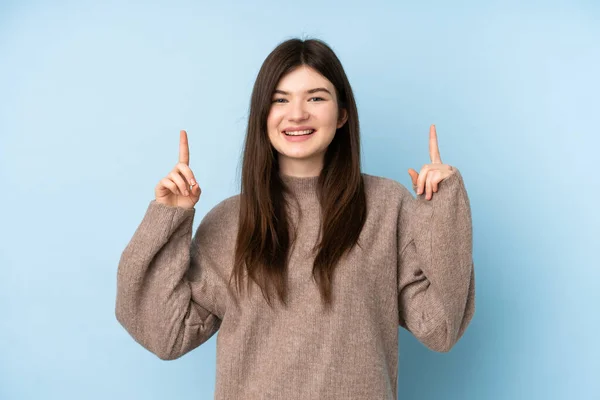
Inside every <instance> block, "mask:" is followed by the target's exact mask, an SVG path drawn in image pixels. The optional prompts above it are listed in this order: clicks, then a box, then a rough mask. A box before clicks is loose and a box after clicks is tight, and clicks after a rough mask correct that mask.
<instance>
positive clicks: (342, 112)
mask: <svg viewBox="0 0 600 400" xmlns="http://www.w3.org/2000/svg"><path fill="white" fill-rule="evenodd" d="M347 121H348V112H347V111H346V109H345V108H342V109H341V110H340V116H339V118H338V124H337V128H338V129H340V128H341V127H342V126H344V124H345V123H346V122H347Z"/></svg>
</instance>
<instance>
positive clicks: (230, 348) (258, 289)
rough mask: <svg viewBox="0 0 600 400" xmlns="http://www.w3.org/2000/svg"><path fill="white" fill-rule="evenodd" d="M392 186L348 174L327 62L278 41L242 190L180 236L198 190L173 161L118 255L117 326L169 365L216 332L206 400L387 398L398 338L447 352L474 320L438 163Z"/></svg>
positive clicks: (260, 85)
mask: <svg viewBox="0 0 600 400" xmlns="http://www.w3.org/2000/svg"><path fill="white" fill-rule="evenodd" d="M429 150H430V157H431V163H430V164H426V165H425V166H423V168H422V169H421V171H420V173H417V171H415V170H412V169H411V170H409V174H410V175H411V178H412V183H413V189H415V190H416V191H417V197H416V198H414V197H413V196H412V195H411V194H410V192H409V191H408V190H407V189H406V188H405V187H404V186H403V185H402V184H400V183H398V182H396V181H394V180H392V179H388V178H384V177H378V176H373V175H369V174H365V173H362V172H361V168H360V141H359V123H358V113H357V109H356V104H355V101H354V96H353V94H352V89H351V87H350V84H349V82H348V79H347V77H346V75H345V73H344V70H343V68H342V65H341V63H340V61H339V60H338V58H337V57H336V55H335V54H334V52H333V51H332V50H331V49H330V48H329V47H328V46H327V45H326V44H325V43H323V42H322V41H318V40H305V41H302V40H298V39H294V40H288V41H286V42H283V43H281V44H280V45H279V46H277V47H276V48H275V49H274V50H273V52H272V53H271V54H270V55H269V56H268V57H267V59H266V60H265V62H264V64H263V65H262V68H261V69H260V72H259V73H258V77H257V79H256V83H255V86H254V89H253V92H252V98H251V103H250V117H249V121H248V130H247V136H246V141H245V147H244V155H243V169H242V180H241V192H240V194H238V195H236V196H232V197H229V198H227V199H225V200H223V201H222V202H221V203H219V204H218V205H216V206H215V207H214V208H213V209H212V210H210V211H209V212H208V213H207V214H206V216H205V217H204V218H203V220H202V221H201V223H200V226H199V227H198V229H197V230H196V233H195V234H194V235H192V222H193V217H194V213H195V209H194V205H195V204H196V203H197V202H198V200H199V198H200V193H201V190H200V186H199V185H198V183H197V182H196V180H195V177H194V173H193V172H192V170H191V169H190V167H189V148H188V142H187V134H186V132H185V131H181V133H180V150H179V163H178V164H177V165H176V166H175V168H174V169H173V170H172V171H171V172H170V173H169V174H168V175H167V176H166V177H165V178H164V179H162V180H161V181H160V182H159V183H158V185H157V186H156V189H155V195H156V198H155V199H154V200H152V201H151V202H150V204H149V207H148V209H147V211H146V214H145V216H144V218H143V220H142V222H141V224H140V225H139V227H138V228H137V230H136V232H135V234H134V236H133V238H132V239H131V241H130V243H129V244H128V245H127V247H126V248H125V250H124V251H123V253H122V256H121V259H120V263H119V268H118V281H117V289H118V290H117V299H116V317H117V319H118V321H119V322H120V323H121V324H122V325H123V326H124V327H125V328H126V329H127V331H128V332H129V333H130V334H131V336H132V337H133V338H135V340H136V341H138V342H139V343H140V344H141V345H142V346H144V347H145V348H146V349H148V350H150V351H151V352H153V353H155V354H156V355H157V356H158V357H160V358H161V359H164V360H171V359H175V358H178V357H181V356H182V355H184V354H186V353H187V352H189V351H191V350H192V349H194V348H196V347H198V346H200V345H201V344H202V343H204V342H205V341H206V340H208V339H209V338H210V337H211V336H212V335H213V334H215V333H216V332H217V331H219V334H218V335H217V377H216V391H215V398H216V399H285V400H290V399H303V400H306V399H396V398H397V397H396V396H397V393H398V392H397V371H398V365H397V362H398V326H402V327H404V328H405V329H407V330H408V331H410V332H412V334H414V335H415V336H416V337H417V338H418V340H420V341H421V342H422V343H423V344H424V345H425V346H427V347H428V348H430V349H432V350H435V351H440V352H446V351H449V350H450V349H451V348H452V347H453V345H454V344H455V343H456V342H457V341H458V340H459V338H460V337H461V336H462V335H463V333H464V332H465V329H466V327H467V325H469V322H470V321H471V319H472V317H473V313H474V301H475V282H474V270H473V260H472V224H471V210H470V205H469V199H468V197H467V192H466V189H465V185H464V182H463V180H462V177H461V174H460V172H459V170H458V169H456V168H453V167H451V166H449V165H446V164H443V163H442V161H441V158H440V154H439V151H438V146H437V136H436V132H435V127H433V126H432V127H431V130H430V137H429Z"/></svg>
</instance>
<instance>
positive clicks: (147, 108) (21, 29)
mask: <svg viewBox="0 0 600 400" xmlns="http://www.w3.org/2000/svg"><path fill="white" fill-rule="evenodd" d="M53 3H54V4H50V2H47V3H42V2H27V1H21V2H16V1H15V2H2V3H0V178H1V181H0V188H1V191H0V203H1V208H0V209H1V212H2V222H1V226H2V230H1V233H0V235H1V237H0V249H1V253H0V399H2V400H5V399H6V400H8V399H10V400H12V399H114V400H116V399H184V398H194V399H212V396H213V393H214V378H215V346H216V336H214V337H213V338H211V339H210V340H209V341H208V342H207V343H206V344H204V345H203V346H201V347H200V348H198V349H196V350H195V351H193V352H191V353H189V354H188V355H186V356H184V357H183V358H181V359H179V360H177V361H171V362H164V361H161V360H159V359H158V358H157V357H156V356H154V355H153V354H151V353H149V352H148V351H146V350H145V349H143V348H142V347H141V346H139V345H138V344H136V343H135V342H134V341H133V339H132V338H131V337H129V336H128V334H127V333H126V332H125V330H124V329H123V328H122V327H121V326H120V325H119V324H118V322H117V321H116V319H115V316H114V302H115V289H116V269H117V265H118V261H119V257H120V255H121V252H122V250H123V249H124V247H125V246H126V244H127V242H128V241H129V239H130V237H131V235H132V234H133V232H134V230H135V229H136V227H137V225H138V224H139V222H140V221H141V218H142V217H143V214H144V213H145V211H146V207H147V206H148V203H149V202H150V200H152V198H153V194H154V186H155V185H156V183H157V182H158V181H159V180H160V179H161V178H162V177H163V176H165V175H166V174H167V173H168V171H170V170H171V168H172V167H173V166H174V165H175V163H176V162H177V155H178V140H179V130H180V129H187V131H188V135H189V140H190V150H191V167H192V169H193V170H194V172H195V174H196V176H197V178H198V180H199V182H200V185H201V187H202V190H203V194H202V197H201V199H200V202H199V204H198V205H197V206H196V210H197V211H196V218H195V220H194V228H195V227H197V226H198V224H199V222H200V219H201V218H202V217H203V216H204V215H205V214H206V212H207V211H208V210H209V209H210V208H212V207H213V206H214V205H216V204H217V203H218V202H219V201H221V200H222V199H224V198H225V197H227V196H230V195H233V194H235V193H237V190H238V187H237V185H238V183H237V182H238V168H239V155H240V151H241V145H242V141H243V137H244V134H245V131H244V129H245V124H246V118H247V113H248V104H249V97H250V93H251V89H252V85H253V83H254V79H255V77H256V74H257V72H258V69H259V67H260V65H261V63H262V62H263V60H264V58H265V57H266V56H267V54H268V53H269V52H270V51H271V50H272V49H273V48H274V47H275V46H276V45H277V44H278V43H279V42H281V41H283V40H285V39H288V38H290V37H295V36H300V37H305V38H307V37H317V38H320V39H323V40H325V41H326V42H328V43H329V44H330V45H331V46H332V48H333V49H334V50H335V51H336V53H337V54H338V56H339V57H340V59H341V61H342V63H343V65H344V67H345V69H346V72H347V74H348V77H349V79H350V82H351V84H352V86H353V88H354V91H355V96H356V98H357V101H358V106H359V113H360V118H361V121H360V122H361V129H362V143H363V163H364V164H363V167H364V168H363V169H364V172H367V173H371V174H375V175H382V176H387V177H390V178H393V179H396V180H398V181H400V182H401V183H403V184H404V185H406V186H407V187H409V188H411V186H410V180H409V176H408V173H407V172H406V171H407V169H408V168H415V169H417V170H419V169H420V168H421V166H422V165H423V164H425V163H429V162H430V160H429V153H428V127H429V125H430V124H431V123H435V124H436V126H437V131H438V136H439V145H440V152H441V156H442V160H443V162H445V163H447V164H450V165H454V166H457V167H458V168H460V170H461V171H462V174H463V177H464V179H465V182H466V186H467V190H468V193H469V196H470V199H471V205H472V211H473V222H474V259H475V268H476V287H477V304H476V309H477V311H476V314H475V318H474V319H473V321H472V323H471V326H470V328H469V329H468V331H467V333H466V334H465V336H464V337H463V338H462V339H461V340H460V341H459V343H458V344H457V345H456V347H455V348H454V349H452V351H451V352H450V353H448V354H440V353H434V352H431V351H429V350H427V349H426V348H425V347H424V346H423V345H421V344H420V343H419V342H417V341H416V339H414V338H413V337H412V336H411V335H410V334H409V333H408V332H406V331H404V330H401V336H400V355H399V363H400V364H399V382H398V386H399V393H400V398H401V399H461V400H462V399H477V400H481V399H511V400H512V399H598V398H600V344H599V339H600V338H599V337H598V336H599V332H600V311H599V306H600V296H599V291H598V282H599V278H600V262H599V261H598V255H597V252H596V251H597V248H598V247H599V246H598V244H599V241H600V240H599V238H600V232H599V229H600V228H599V227H600V217H599V214H600V213H599V212H598V208H597V204H598V196H599V195H600V188H599V181H600V179H599V174H600V164H599V162H598V161H599V159H600V157H598V152H599V150H600V146H599V145H600V140H599V139H598V138H599V136H600V131H599V127H600V122H599V121H600V101H599V99H598V96H599V92H600V78H599V71H600V6H599V4H598V3H597V2H594V1H562V2H548V1H537V2H533V3H517V2H505V1H502V2H500V1H497V2H476V1H459V2H443V1H427V2H422V1H421V2H417V1H413V2H410V3H408V2H392V1H387V2H385V1H370V2H368V7H367V6H365V5H362V4H361V3H360V2H348V1H340V2H337V3H333V2H329V3H327V4H325V2H321V1H304V2H282V1H279V2H266V1H252V2H241V1H240V2H238V3H233V2H167V1H162V2H146V3H145V4H144V2H140V3H139V4H129V5H125V4H124V2H116V1H113V2H91V1H90V2H81V1H77V2H76V1H71V2H64V1H62V2H53ZM450 3H452V4H450Z"/></svg>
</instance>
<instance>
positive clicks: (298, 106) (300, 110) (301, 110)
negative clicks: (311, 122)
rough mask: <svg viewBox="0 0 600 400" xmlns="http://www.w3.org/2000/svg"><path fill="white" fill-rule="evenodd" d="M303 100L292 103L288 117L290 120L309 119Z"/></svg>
mask: <svg viewBox="0 0 600 400" xmlns="http://www.w3.org/2000/svg"><path fill="white" fill-rule="evenodd" d="M305 106H306V105H305V103H304V102H303V101H296V102H293V103H292V104H291V107H290V113H289V116H288V119H289V120H290V121H303V120H305V119H308V112H307V111H306V108H305Z"/></svg>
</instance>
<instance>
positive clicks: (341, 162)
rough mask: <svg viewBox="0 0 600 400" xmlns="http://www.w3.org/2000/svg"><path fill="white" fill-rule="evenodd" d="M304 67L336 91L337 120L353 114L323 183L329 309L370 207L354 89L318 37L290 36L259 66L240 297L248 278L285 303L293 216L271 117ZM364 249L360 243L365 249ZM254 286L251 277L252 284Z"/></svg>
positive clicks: (322, 256)
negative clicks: (290, 78)
mask: <svg viewBox="0 0 600 400" xmlns="http://www.w3.org/2000/svg"><path fill="white" fill-rule="evenodd" d="M302 65H306V66H309V67H311V68H313V69H314V70H316V71H317V72H319V73H320V74H321V75H323V76H324V77H325V78H327V79H328V80H329V81H330V82H331V83H332V84H333V86H334V87H335V90H336V95H337V99H338V115H341V112H342V110H346V112H347V116H348V119H347V122H346V123H345V124H344V125H343V126H342V127H341V128H339V129H337V131H336V133H335V136H334V138H333V140H332V142H331V143H330V145H329V146H328V148H327V150H326V152H325V157H324V163H323V169H322V170H321V173H320V175H319V178H318V184H317V195H318V199H319V203H320V205H321V213H322V226H321V236H320V237H321V240H320V242H319V243H318V244H317V245H316V247H315V249H314V250H316V251H318V253H317V255H316V258H315V261H314V265H313V271H312V272H313V277H314V279H315V281H316V282H317V284H318V285H319V292H320V294H321V298H322V300H324V303H325V305H326V307H327V308H329V307H330V306H331V303H332V293H331V283H332V281H333V274H334V270H335V267H336V264H337V262H338V261H339V260H340V259H341V258H342V256H344V254H345V253H346V252H347V251H349V250H351V249H352V248H353V247H354V245H356V244H357V242H358V237H359V235H360V232H361V231H362V228H363V225H364V223H365V220H366V214H367V206H366V195H365V188H364V182H363V179H362V175H361V168H360V140H359V123H358V112H357V109H356V103H355V101H354V95H353V94H352V88H351V87H350V83H349V82H348V78H347V77H346V74H345V72H344V69H343V68H342V64H341V63H340V61H339V59H338V58H337V56H336V55H335V53H334V52H333V50H332V49H331V48H330V47H329V46H328V45H327V44H326V43H324V42H323V41H321V40H317V39H308V40H301V39H291V40H287V41H285V42H283V43H281V44H279V45H278V46H277V47H276V48H275V49H274V50H273V51H272V52H271V53H270V54H269V55H268V56H267V58H266V59H265V61H264V63H263V65H262V66H261V68H260V71H259V73H258V76H257V78H256V82H255V84H254V88H253V90H252V97H251V101H250V116H249V120H248V128H247V132H246V139H245V142H244V152H243V161H242V179H241V193H240V210H239V231H238V235H237V241H236V247H235V258H234V267H233V271H232V274H231V277H230V280H229V281H230V282H231V278H232V277H235V280H236V288H237V291H238V293H239V291H240V286H241V285H240V281H241V280H242V278H243V276H244V273H247V275H248V277H249V278H251V279H252V280H253V281H254V282H255V283H256V284H257V285H258V286H259V287H260V288H261V291H262V294H263V297H264V298H265V299H266V301H267V303H268V304H269V305H270V306H271V294H270V293H271V291H272V290H273V288H274V289H275V291H276V293H277V296H278V298H279V299H280V301H282V302H283V304H287V302H286V297H287V260H288V256H289V249H290V246H291V237H290V233H289V230H288V228H289V225H288V215H287V214H286V206H285V199H284V192H287V188H286V187H285V185H284V183H283V181H282V178H281V177H280V175H279V164H278V157H277V151H276V150H275V148H274V147H273V146H272V145H271V143H270V141H269V137H268V134H267V117H268V115H269V110H270V107H271V101H272V96H273V93H274V91H275V89H276V86H277V84H278V82H279V80H280V79H281V78H282V77H283V76H284V75H286V74H287V73H289V72H291V71H292V70H294V69H295V68H297V67H299V66H302ZM359 247H360V244H359ZM246 283H247V286H248V285H249V283H250V282H249V280H248V281H247V282H246Z"/></svg>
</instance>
